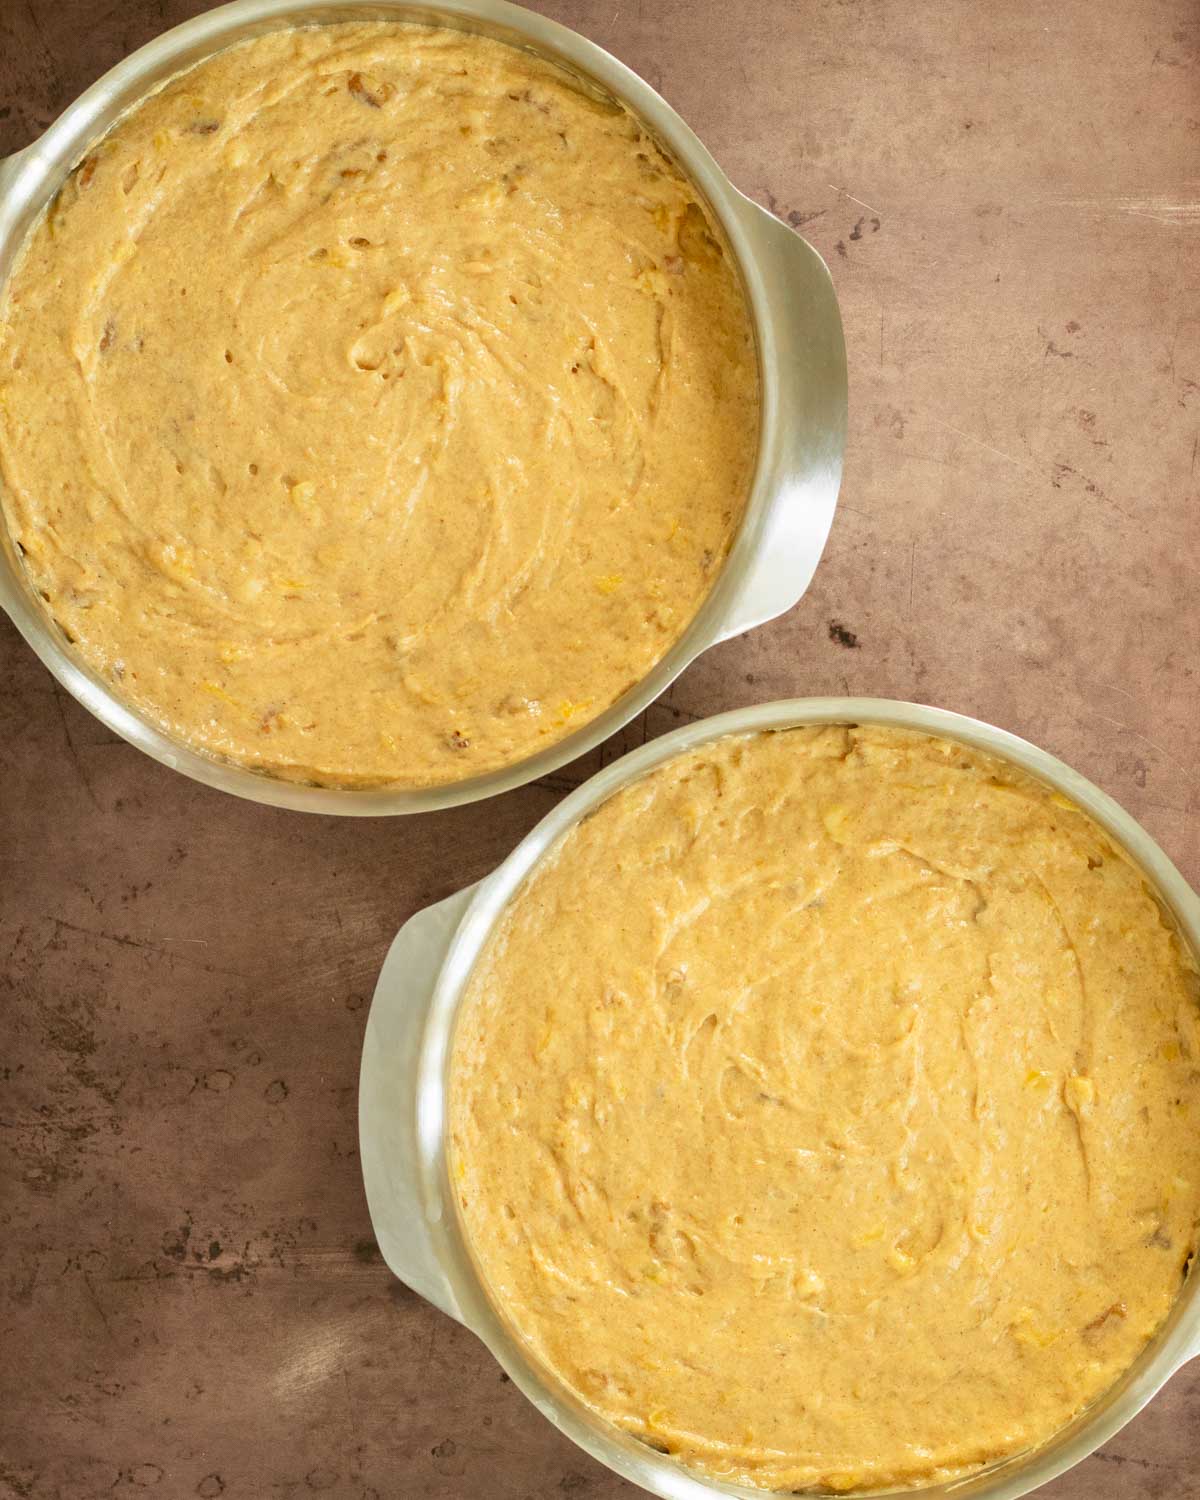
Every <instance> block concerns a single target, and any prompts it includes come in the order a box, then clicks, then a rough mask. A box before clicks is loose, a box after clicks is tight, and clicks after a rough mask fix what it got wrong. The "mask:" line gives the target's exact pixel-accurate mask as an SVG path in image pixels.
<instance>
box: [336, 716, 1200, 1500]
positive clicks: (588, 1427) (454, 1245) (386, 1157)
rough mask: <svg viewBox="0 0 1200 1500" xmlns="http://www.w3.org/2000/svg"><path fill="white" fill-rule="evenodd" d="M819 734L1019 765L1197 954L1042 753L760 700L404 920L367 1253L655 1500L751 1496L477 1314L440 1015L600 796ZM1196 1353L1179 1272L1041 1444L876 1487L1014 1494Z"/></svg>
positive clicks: (371, 1094) (970, 731)
mask: <svg viewBox="0 0 1200 1500" xmlns="http://www.w3.org/2000/svg"><path fill="white" fill-rule="evenodd" d="M823 724H874V725H883V726H889V727H893V728H901V729H911V730H917V731H921V732H924V733H926V734H932V735H940V736H943V737H945V738H949V739H953V740H957V741H959V742H961V743H963V744H966V745H970V746H973V747H975V748H976V749H978V750H983V751H987V752H988V753H990V754H992V755H996V756H998V757H1000V758H1002V759H1004V760H1006V761H1009V762H1011V763H1012V764H1014V765H1016V766H1018V767H1020V768H1021V769H1022V770H1024V771H1027V772H1028V773H1029V774H1031V775H1032V776H1034V777H1036V778H1037V779H1038V780H1040V781H1041V782H1043V783H1044V784H1046V785H1048V786H1049V787H1051V788H1053V789H1054V790H1055V791H1058V792H1060V793H1061V794H1062V795H1063V796H1064V797H1066V798H1068V799H1069V800H1070V801H1071V802H1073V803H1074V804H1076V805H1077V806H1079V807H1080V808H1082V809H1083V810H1084V811H1085V812H1086V813H1088V814H1089V815H1090V816H1091V817H1092V818H1093V819H1095V821H1096V822H1097V823H1098V824H1100V826H1101V827H1102V828H1103V829H1105V830H1106V832H1107V833H1108V834H1109V835H1110V836H1111V837H1112V839H1113V840H1114V841H1115V842H1116V843H1117V844H1118V845H1119V846H1120V847H1121V848H1123V849H1124V850H1125V852H1126V853H1127V854H1128V855H1129V857H1130V858H1131V859H1132V860H1133V862H1134V863H1135V864H1136V865H1137V866H1138V867H1139V868H1140V869H1141V870H1142V872H1143V873H1144V875H1145V877H1146V880H1147V881H1148V883H1149V885H1150V887H1151V889H1152V890H1154V891H1155V893H1156V894H1157V896H1158V898H1159V900H1160V901H1161V903H1162V905H1163V907H1164V909H1165V910H1166V911H1167V912H1168V913H1169V914H1170V915H1171V917H1172V918H1173V919H1174V921H1175V923H1176V924H1177V925H1178V929H1179V931H1180V934H1181V936H1182V938H1183V940H1184V942H1185V943H1186V944H1187V945H1188V946H1189V947H1190V949H1191V951H1192V953H1193V954H1200V897H1197V895H1196V893H1195V892H1194V891H1193V890H1192V889H1191V887H1190V886H1189V885H1188V884H1187V882H1186V881H1185V880H1184V879H1183V877H1182V876H1181V875H1180V873H1179V871H1178V870H1176V868H1175V867H1174V865H1173V864H1172V863H1171V861H1170V860H1169V859H1168V858H1167V856H1166V855H1165V854H1164V853H1163V851H1162V850H1161V849H1160V848H1159V847H1158V845H1157V844H1156V843H1155V842H1154V840H1153V839H1152V838H1151V837H1150V835H1149V834H1148V833H1146V831H1145V830H1144V829H1143V828H1142V827H1141V826H1140V825H1139V824H1138V823H1137V822H1136V821H1135V820H1134V819H1133V818H1132V817H1131V816H1130V815H1129V814H1128V813H1127V812H1126V811H1125V810H1124V809H1123V808H1121V807H1120V806H1119V805H1118V804H1117V803H1116V802H1114V801H1113V800H1112V798H1111V797H1108V796H1106V795H1105V793H1104V792H1102V791H1100V790H1099V788H1098V787H1095V786H1093V785H1092V784H1091V782H1089V781H1087V780H1085V779H1084V777H1082V776H1081V775H1079V773H1078V772H1076V771H1073V770H1072V769H1071V768H1070V767H1069V766H1066V765H1064V764H1063V763H1062V762H1061V761H1059V760H1056V759H1055V758H1054V757H1053V756H1052V755H1049V754H1047V752H1046V751H1044V750H1040V749H1038V748H1037V746H1035V745H1031V744H1029V743H1028V742H1027V741H1025V740H1022V739H1018V738H1017V737H1016V736H1015V735H1012V734H1008V733H1006V732H1005V731H1004V730H1001V729H997V728H994V727H993V726H992V725H989V724H984V723H981V722H979V721H978V720H976V719H969V718H965V717H963V716H962V715H960V714H955V713H949V712H946V711H945V710H942V709H936V708H926V707H922V706H920V705H918V704H914V703H900V702H893V701H890V700H888V699H879V698H810V699H796V700H793V701H791V702H781V703H767V704H763V705H760V706H758V707H754V708H744V709H737V710H735V711H734V712H732V713H725V714H720V715H718V716H717V717H715V718H711V719H704V720H701V721H699V722H697V723H694V724H688V725H686V726H685V727H683V728H681V729H678V730H675V731H673V732H672V733H670V734H666V735H664V736H663V737H662V738H661V739H657V740H654V741H652V742H650V743H649V744H647V745H643V746H641V747H640V748H639V749H637V750H635V751H633V752H632V753H631V754H629V755H626V756H625V757H623V758H622V759H621V760H619V761H615V762H614V763H613V764H612V765H610V766H607V767H606V768H605V769H604V770H602V771H600V772H599V773H598V774H597V775H595V776H593V777H592V778H591V779H590V780H589V781H587V782H585V783H584V784H583V785H582V786H580V787H579V788H578V789H577V790H576V791H574V792H572V793H571V795H570V796H568V797H566V798H565V799H564V800H563V801H562V802H561V803H559V805H558V806H557V807H555V808H554V810H553V811H552V812H551V813H549V814H548V815H547V816H546V817H545V818H543V819H542V821H541V822H540V823H539V824H538V825H537V826H536V827H535V828H534V829H533V830H532V832H531V833H529V834H528V835H527V837H526V838H525V839H523V840H522V842H521V843H520V844H518V845H517V847H516V848H515V849H514V850H513V852H512V854H510V855H509V857H508V858H507V859H506V860H505V861H504V863H503V864H501V865H500V866H499V868H498V869H496V870H495V871H494V872H493V873H492V874H491V875H489V876H487V877H486V878H485V879H483V880H481V881H480V882H479V883H478V884H477V885H474V886H472V887H470V888H468V889H467V890H464V891H460V892H458V893H457V894H456V895H453V896H450V897H448V898H447V899H446V900H444V901H441V902H439V903H438V904H437V905H435V906H430V907H427V908H426V909H425V910H424V911H421V912H418V913H417V914H416V915H415V916H413V917H412V918H411V919H410V920H409V921H408V922H407V923H406V924H405V926H404V927H403V928H402V929H401V931H400V933H399V935H398V936H397V938H396V940H395V942H394V943H393V945H392V948H391V950H390V952H389V954H388V957H387V959H386V961H385V963H384V965H383V969H382V971H381V973H380V977H379V982H378V985H377V987H376V990H375V997H374V1001H373V1003H372V1007H371V1012H370V1016H369V1018H368V1022H367V1029H366V1035H365V1038H364V1042H363V1054H362V1068H361V1074H360V1084H359V1144H360V1155H361V1159H362V1169H363V1179H364V1182H365V1185H366V1192H367V1200H368V1204H369V1207H370V1211H371V1219H372V1223H373V1225H374V1228H375V1234H376V1238H377V1240H378V1243H379V1247H380V1250H381V1251H382V1253H383V1256H384V1259H385V1260H386V1261H387V1263H388V1265H389V1266H390V1267H391V1269H392V1270H393V1271H394V1272H395V1274H396V1275H397V1276H398V1277H399V1278H400V1279H401V1280H402V1281H403V1282H405V1283H406V1284H407V1285H408V1286H410V1287H412V1289H413V1290H414V1291H416V1292H418V1293H420V1294H421V1295H422V1296H423V1297H425V1298H427V1299H428V1300H429V1301H430V1302H432V1303H434V1304H435V1305H436V1306H437V1307H439V1308H441V1309H442V1311H443V1312H445V1313H447V1314H449V1316H450V1317H453V1318H456V1319H458V1320H459V1321H460V1322H462V1323H464V1324H465V1325H466V1326H467V1327H469V1328H470V1329H472V1330H473V1332H474V1333H476V1334H477V1335H478V1336H479V1338H480V1339H482V1341H483V1342H484V1343H485V1344H486V1345H487V1347H488V1348H489V1349H490V1350H491V1352H492V1353H493V1354H494V1355H495V1357H496V1358H497V1359H498V1360H499V1362H500V1364H501V1365H502V1366H503V1367H504V1369H505V1370H506V1371H507V1373H508V1374H509V1375H510V1376H511V1377H512V1379H513V1380H514V1381H515V1382H516V1384H517V1385H518V1386H520V1388H521V1389H522V1390H523V1391H524V1393H525V1395H526V1396H528V1397H529V1399H530V1400H531V1401H532V1402H533V1403H534V1405H535V1406H537V1408H538V1409H539V1410H540V1411H541V1412H542V1413H543V1414H544V1415H545V1416H546V1417H547V1418H549V1420H550V1421H552V1422H553V1423H554V1424H555V1425H556V1426H558V1427H560V1428H562V1430H563V1431H564V1432H565V1433H566V1434H567V1435H568V1436H569V1437H571V1438H572V1439H573V1440H574V1441H575V1442H576V1443H578V1444H579V1446H580V1447H581V1448H583V1449H585V1450H586V1451H587V1452H588V1453H590V1454H591V1455H592V1457H593V1458H596V1459H598V1460H599V1461H600V1462H601V1463H603V1464H606V1465H607V1466H608V1467H609V1468H610V1469H612V1470H614V1471H615V1472H616V1473H618V1474H620V1475H622V1476H623V1477H624V1478H626V1479H629V1480H631V1481H632V1482H633V1483H635V1484H639V1485H641V1486H642V1487H643V1488H644V1489H646V1490H648V1491H649V1492H650V1493H651V1494H652V1495H658V1496H661V1497H663V1500H702V1497H711V1496H714V1495H723V1496H730V1495H736V1496H741V1497H744V1500H762V1496H763V1493H764V1492H763V1491H762V1490H760V1489H748V1488H745V1487H739V1486H737V1485H730V1484H723V1483H718V1482H715V1481H712V1480H709V1479H705V1478H702V1477H700V1476H699V1475H697V1474H695V1473H693V1472H689V1471H688V1470H686V1469H684V1468H683V1467H681V1466H680V1465H679V1464H678V1463H677V1462H675V1461H674V1460H673V1459H671V1458H669V1457H666V1456H663V1455H661V1454H659V1453H657V1452H655V1451H654V1450H652V1449H650V1448H648V1447H647V1446H646V1445H645V1444H643V1443H640V1442H638V1441H637V1440H636V1439H634V1438H632V1437H630V1436H628V1435H627V1434H625V1433H622V1432H619V1431H618V1430H617V1429H616V1428H614V1427H612V1426H610V1425H609V1424H608V1423H606V1422H604V1421H603V1420H602V1419H600V1418H599V1417H597V1416H596V1415H595V1414H594V1413H593V1412H591V1411H589V1410H588V1409H587V1408H586V1407H584V1406H583V1405H582V1404H581V1403H580V1402H578V1401H577V1400H576V1399H575V1398H574V1397H573V1396H572V1395H571V1394H570V1393H569V1392H568V1391H566V1390H565V1389H564V1388H563V1387H562V1386H560V1385H559V1384H557V1383H556V1382H552V1381H551V1379H550V1378H549V1377H548V1376H547V1375H546V1373H545V1372H544V1371H543V1370H542V1369H541V1368H540V1366H539V1365H538V1364H537V1363H536V1362H535V1361H534V1360H533V1359H532V1358H531V1357H530V1356H529V1355H528V1354H527V1353H526V1351H525V1350H524V1347H523V1345H522V1343H521V1341H520V1340H519V1339H518V1338H517V1336H516V1335H515V1333H514V1332H513V1330H512V1329H511V1328H510V1327H509V1326H508V1325H507V1323H506V1322H505V1321H504V1319H503V1317H502V1316H501V1314H500V1313H499V1312H498V1310H497V1309H496V1308H495V1307H494V1306H493V1304H492V1303H491V1301H490V1299H489V1297H488V1296H487V1294H486V1292H485V1290H484V1287H483V1285H482V1283H481V1281H480V1279H479V1276H478V1274H477V1273H476V1271H475V1268H474V1263H473V1261H472V1259H471V1256H470V1254H469V1252H468V1249H467V1246H466V1243H465V1240H464V1237H463V1233H462V1230H461V1226H460V1224H459V1221H458V1213H457V1207H456V1200H455V1196H454V1191H453V1187H452V1184H451V1181H450V1176H449V1171H448V1166H447V1146H448V1136H449V1131H448V1124H447V1099H448V1089H449V1076H448V1074H449V1062H450V1054H451V1044H452V1038H453V1032H454V1023H455V1017H456V1014H457V1011H458V1007H459V1002H460V1000H461V999H462V996H463V993H464V991H465V988H466V985H467V981H468V979H469V978H470V975H471V971H472V969H473V967H474V965H475V962H476V960H477V959H478V957H479V955H480V953H481V952H482V950H483V948H484V945H485V944H486V943H487V941H488V938H489V937H490V935H491V933H492V931H493V929H494V928H495V926H496V923H497V922H498V921H499V920H500V918H501V916H502V914H503V913H504V911H505V909H506V907H507V906H508V903H509V902H510V901H511V900H512V898H513V896H514V894H515V893H516V891H517V890H518V888H519V887H520V886H521V884H522V882H523V881H524V880H525V879H526V878H527V877H528V876H529V874H530V872H531V871H532V870H533V869H534V868H535V866H536V865H537V864H538V863H539V861H541V860H542V859H544V858H545V857H546V855H547V854H548V852H549V851H550V850H551V849H552V848H553V847H554V846H555V845H556V844H557V842H558V841H559V840H560V839H561V838H562V837H563V836H564V835H565V834H566V833H568V832H569V831H570V830H571V829H572V828H574V827H575V826H576V825H577V824H578V823H579V822H581V821H582V820H583V819H584V818H586V817H587V816H588V815H589V814H590V813H592V812H594V811H595V809H596V808H597V807H598V806H599V805H600V804H601V803H602V802H604V801H605V800H606V799H607V798H609V797H611V796H612V795H613V794H614V793H615V792H617V791H619V790H621V789H622V788H623V787H626V786H628V785H629V784H630V783H631V782H633V781H635V780H637V779H638V778H639V777H641V776H644V775H645V774H646V773H647V772H649V771H652V770H653V769H654V768H655V767H656V766H660V765H662V764H663V763H664V762H665V761H667V760H670V759H672V758H673V757H675V756H677V755H679V754H681V753H683V752H685V751H690V750H694V749H696V748H697V747H698V746H700V745H705V744H708V743H710V742H712V741H713V740H716V739H720V738H721V737H722V736H725V735H731V734H739V735H744V734H752V733H760V732H764V731H780V730H788V729H793V728H796V727H798V726H802V725H823ZM1197 1354H1200V1278H1197V1276H1196V1275H1195V1274H1191V1275H1189V1276H1188V1278H1187V1279H1186V1280H1185V1282H1184V1283H1183V1285H1182V1287H1181V1289H1180V1292H1179V1295H1178V1297H1177V1298H1176V1300H1175V1304H1174V1306H1173V1308H1172V1311H1171V1313H1170V1315H1169V1317H1168V1318H1167V1321H1166V1323H1165V1324H1164V1325H1163V1327H1162V1328H1161V1330H1160V1331H1159V1333H1158V1334H1157V1336H1156V1337H1155V1338H1154V1340H1153V1341H1152V1342H1151V1343H1150V1345H1149V1346H1148V1347H1147V1348H1146V1349H1145V1350H1144V1351H1143V1353H1142V1355H1141V1356H1140V1357H1139V1358H1138V1360H1137V1361H1136V1362H1135V1364H1134V1365H1133V1366H1132V1367H1131V1369H1130V1370H1129V1371H1128V1372H1127V1373H1126V1375H1125V1376H1124V1377H1123V1378H1122V1379H1121V1380H1120V1381H1119V1382H1118V1383H1117V1384H1116V1385H1115V1386H1114V1387H1113V1388H1112V1389H1111V1390H1109V1391H1108V1392H1107V1393H1106V1394H1105V1395H1104V1396H1103V1397H1102V1398H1101V1399H1099V1400H1098V1401H1096V1402H1094V1403H1093V1404H1092V1405H1091V1406H1090V1407H1089V1408H1088V1409H1087V1410H1085V1411H1084V1412H1082V1413H1081V1414H1080V1415H1079V1416H1078V1417H1076V1418H1075V1420H1074V1421H1072V1422H1071V1423H1070V1424H1069V1426H1067V1427H1066V1428H1064V1429H1063V1430H1062V1431H1061V1432H1059V1433H1058V1434H1056V1435H1055V1437H1054V1438H1052V1439H1051V1440H1050V1441H1049V1442H1048V1443H1046V1444H1044V1445H1042V1446H1041V1447H1038V1448H1036V1449H1031V1450H1029V1451H1027V1452H1025V1453H1021V1454H1017V1455H1015V1456H1013V1457H1011V1458H1008V1459H1006V1460H1004V1461H1003V1462H1001V1463H998V1464H995V1465H992V1466H991V1467H989V1468H987V1469H984V1470H981V1471H980V1472H979V1473H977V1474H974V1475H971V1476H970V1477H968V1478H966V1479H960V1480H956V1481H954V1482H952V1483H946V1484H936V1485H932V1486H926V1487H925V1488H922V1489H919V1490H914V1489H905V1490H902V1491H888V1492H886V1493H895V1494H903V1495H914V1494H919V1495H920V1496H922V1500H932V1497H934V1496H937V1497H950V1496H953V1497H956V1500H967V1497H970V1500H984V1497H987V1500H1016V1497H1017V1496H1020V1495H1026V1494H1029V1492H1030V1491H1032V1490H1035V1489H1037V1488H1038V1487H1039V1486H1040V1485H1042V1484H1045V1483H1047V1482H1048V1481H1049V1480H1051V1479H1053V1478H1054V1477H1055V1476H1056V1475H1059V1474H1061V1473H1063V1472H1064V1470H1066V1469H1069V1468H1070V1467H1071V1466H1072V1465H1074V1464H1077V1463H1079V1462H1080V1460H1081V1459H1084V1458H1086V1457H1087V1455H1088V1454H1089V1453H1091V1452H1093V1451H1094V1450H1095V1449H1096V1448H1098V1447H1099V1446H1100V1445H1101V1444H1102V1443H1105V1442H1107V1441H1108V1440H1109V1439H1110V1438H1111V1437H1112V1436H1113V1435H1114V1433H1116V1432H1117V1431H1118V1430H1119V1429H1120V1428H1121V1427H1122V1426H1124V1424H1125V1423H1126V1422H1128V1421H1129V1420H1130V1418H1131V1417H1133V1416H1134V1415H1135V1414H1136V1413H1137V1412H1138V1411H1140V1410H1141V1408H1142V1407H1143V1406H1144V1405H1145V1403H1146V1402H1147V1401H1149V1400H1150V1398H1151V1397H1152V1396H1154V1395H1155V1393H1156V1392H1157V1391H1158V1390H1159V1389H1160V1388H1161V1387H1162V1386H1163V1385H1164V1384H1165V1383H1166V1381H1167V1380H1168V1379H1169V1378H1170V1376H1171V1375H1172V1374H1173V1373H1174V1372H1175V1371H1176V1370H1177V1369H1178V1368H1179V1367H1180V1365H1182V1364H1183V1363H1185V1362H1186V1361H1187V1360H1189V1359H1191V1358H1193V1357H1194V1356H1195V1355H1197ZM856 1493H860V1492H856ZM875 1493H883V1492H875ZM1118 1493H1121V1491H1120V1490H1119V1489H1114V1490H1113V1491H1112V1494H1113V1496H1114V1500H1115V1496H1116V1495H1117V1494H1118ZM1097 1500H1100V1496H1099V1493H1098V1494H1097Z"/></svg>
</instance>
